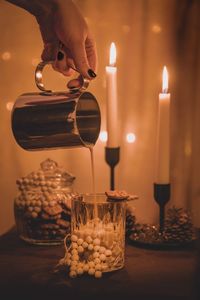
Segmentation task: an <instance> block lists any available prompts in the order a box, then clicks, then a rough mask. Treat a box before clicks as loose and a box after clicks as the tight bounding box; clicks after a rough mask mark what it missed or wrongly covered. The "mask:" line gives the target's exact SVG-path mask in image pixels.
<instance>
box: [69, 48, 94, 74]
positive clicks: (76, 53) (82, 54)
mask: <svg viewBox="0 0 200 300" xmlns="http://www.w3.org/2000/svg"><path fill="white" fill-rule="evenodd" d="M71 48H72V53H73V60H74V63H75V67H76V69H77V70H78V71H79V73H80V74H81V75H83V77H85V78H87V79H93V78H95V77H96V74H95V72H94V71H93V70H92V69H91V67H90V65H89V63H88V59H87V54H86V50H85V43H82V42H76V43H74V44H73V45H72V47H71Z"/></svg>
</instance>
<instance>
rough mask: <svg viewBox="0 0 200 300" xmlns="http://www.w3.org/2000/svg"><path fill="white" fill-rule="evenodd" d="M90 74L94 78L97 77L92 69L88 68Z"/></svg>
mask: <svg viewBox="0 0 200 300" xmlns="http://www.w3.org/2000/svg"><path fill="white" fill-rule="evenodd" d="M88 75H89V76H90V77H92V78H95V77H96V76H97V75H96V74H95V73H94V71H93V70H92V69H89V70H88Z"/></svg>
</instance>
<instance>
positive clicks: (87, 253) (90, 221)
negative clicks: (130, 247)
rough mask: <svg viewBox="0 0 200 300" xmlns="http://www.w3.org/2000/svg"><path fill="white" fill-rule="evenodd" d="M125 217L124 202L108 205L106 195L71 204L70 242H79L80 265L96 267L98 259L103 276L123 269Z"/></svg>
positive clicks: (97, 195)
mask: <svg viewBox="0 0 200 300" xmlns="http://www.w3.org/2000/svg"><path fill="white" fill-rule="evenodd" d="M125 213H126V201H123V200H121V201H109V200H108V199H107V197H106V195H105V194H96V195H93V194H88V195H82V196H79V197H76V198H75V199H73V200H72V215H71V217H72V219H71V240H72V242H73V239H74V240H76V239H77V243H78V244H79V241H80V242H81V241H82V245H83V248H84V251H81V252H80V255H79V261H80V262H81V263H83V264H88V263H89V262H90V261H94V263H96V262H95V259H96V258H97V259H98V260H99V263H100V264H101V266H100V267H101V270H102V271H103V272H110V271H114V270H117V269H121V268H122V267H123V266H124V250H125ZM86 246H87V247H86ZM78 249H79V248H78Z"/></svg>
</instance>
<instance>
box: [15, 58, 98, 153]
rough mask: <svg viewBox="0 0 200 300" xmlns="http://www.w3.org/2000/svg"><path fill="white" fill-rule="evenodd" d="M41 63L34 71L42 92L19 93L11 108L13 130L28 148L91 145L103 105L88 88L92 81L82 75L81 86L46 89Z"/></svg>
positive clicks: (21, 144) (43, 148)
mask: <svg viewBox="0 0 200 300" xmlns="http://www.w3.org/2000/svg"><path fill="white" fill-rule="evenodd" d="M49 63H51V62H41V63H40V64H39V65H38V66H37V68H36V71H35V82H36V85H37V87H38V88H39V89H40V90H41V92H39V93H26V94H22V95H21V96H19V98H18V99H17V100H16V102H15V105H14V107H13V111H12V131H13V135H14V137H15V139H16V141H17V143H18V144H19V145H20V146H21V147H22V148H24V149H26V150H45V149H49V148H51V149H52V148H71V147H81V146H85V147H92V146H94V144H95V143H96V141H97V138H98V136H99V132H100V126H101V114H100V108H99V105H98V102H97V100H96V99H95V97H94V96H93V95H92V94H91V93H89V92H87V91H85V90H86V88H87V87H88V84H89V80H87V79H85V78H82V85H81V87H80V88H76V89H71V90H69V91H64V92H52V91H51V90H46V89H45V87H44V85H43V82H42V71H43V68H44V67H45V65H46V64H49Z"/></svg>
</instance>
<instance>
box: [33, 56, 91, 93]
mask: <svg viewBox="0 0 200 300" xmlns="http://www.w3.org/2000/svg"><path fill="white" fill-rule="evenodd" d="M53 63H54V61H41V62H40V63H39V64H38V65H37V67H36V69H35V83H36V86H37V87H38V89H40V90H41V91H42V92H45V93H52V90H47V89H46V88H45V86H44V83H43V81H42V79H43V76H42V72H43V69H44V67H45V66H46V65H52V64H53ZM75 71H76V72H78V71H77V70H76V69H75ZM80 79H81V86H79V87H73V88H69V91H70V92H72V93H76V92H83V91H85V90H86V89H87V88H88V86H89V82H90V80H89V79H87V78H84V77H83V76H81V77H80Z"/></svg>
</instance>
